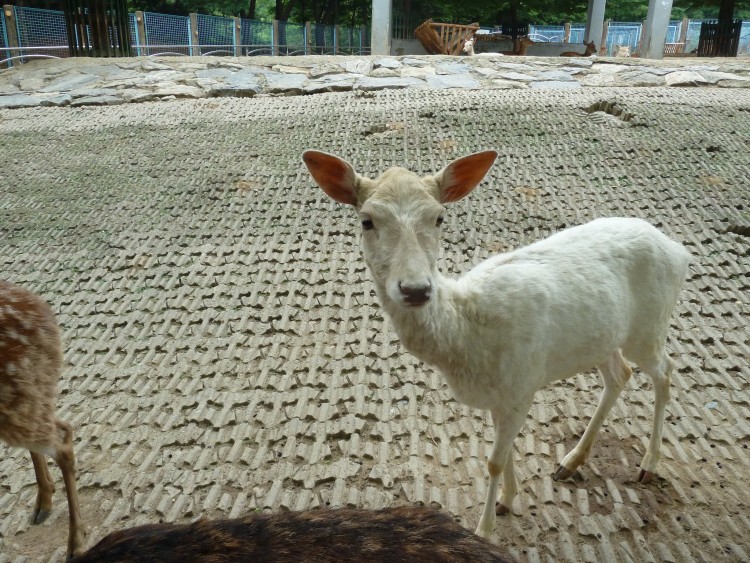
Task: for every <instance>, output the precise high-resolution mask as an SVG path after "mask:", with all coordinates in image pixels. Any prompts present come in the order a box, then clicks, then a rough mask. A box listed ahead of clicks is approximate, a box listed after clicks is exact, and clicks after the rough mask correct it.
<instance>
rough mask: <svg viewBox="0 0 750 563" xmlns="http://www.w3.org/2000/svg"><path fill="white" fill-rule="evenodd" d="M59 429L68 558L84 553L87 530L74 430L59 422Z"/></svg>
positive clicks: (58, 460) (58, 462)
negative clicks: (83, 515)
mask: <svg viewBox="0 0 750 563" xmlns="http://www.w3.org/2000/svg"><path fill="white" fill-rule="evenodd" d="M57 427H58V429H59V430H62V432H63V433H64V434H65V437H64V438H63V444H62V445H61V446H60V447H59V448H58V450H57V452H56V453H55V461H56V462H57V465H59V466H60V471H62V475H63V481H64V482H65V493H66V494H67V496H68V520H69V531H68V557H71V556H73V555H77V554H79V553H82V552H83V550H84V547H85V546H84V543H85V540H86V528H85V526H84V525H83V521H82V520H81V511H80V508H79V506H78V491H77V489H76V462H75V456H74V455H73V428H72V427H71V426H70V424H68V423H66V422H63V421H62V420H59V419H58V420H57Z"/></svg>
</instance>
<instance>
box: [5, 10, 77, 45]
mask: <svg viewBox="0 0 750 563" xmlns="http://www.w3.org/2000/svg"><path fill="white" fill-rule="evenodd" d="M13 15H14V19H15V22H16V34H17V37H18V46H19V49H18V52H16V53H15V56H29V55H32V56H33V55H36V56H39V55H45V56H54V57H64V56H67V54H68V34H67V31H66V27H65V14H64V13H63V12H60V11H57V10H40V9H38V8H26V7H21V6H16V7H14V9H13Z"/></svg>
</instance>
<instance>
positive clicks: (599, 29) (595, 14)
mask: <svg viewBox="0 0 750 563" xmlns="http://www.w3.org/2000/svg"><path fill="white" fill-rule="evenodd" d="M606 5H607V0H589V9H588V13H587V14H586V35H584V37H583V40H584V42H586V43H588V42H589V41H593V42H594V45H596V51H595V52H596V53H599V49H601V46H602V45H601V43H602V33H603V32H604V7H605V6H606Z"/></svg>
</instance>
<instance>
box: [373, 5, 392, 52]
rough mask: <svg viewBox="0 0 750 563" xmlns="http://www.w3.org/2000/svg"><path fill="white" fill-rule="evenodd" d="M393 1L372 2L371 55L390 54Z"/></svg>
mask: <svg viewBox="0 0 750 563" xmlns="http://www.w3.org/2000/svg"><path fill="white" fill-rule="evenodd" d="M392 13H393V0H372V32H371V33H372V35H371V41H372V54H373V55H381V56H388V55H390V54H391V16H392Z"/></svg>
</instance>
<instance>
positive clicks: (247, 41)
mask: <svg viewBox="0 0 750 563" xmlns="http://www.w3.org/2000/svg"><path fill="white" fill-rule="evenodd" d="M240 27H241V30H240V37H241V41H242V54H243V55H249V56H252V55H272V54H273V45H274V44H275V43H276V40H275V37H274V34H273V24H272V23H271V22H261V21H256V20H246V19H242V20H240Z"/></svg>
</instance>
